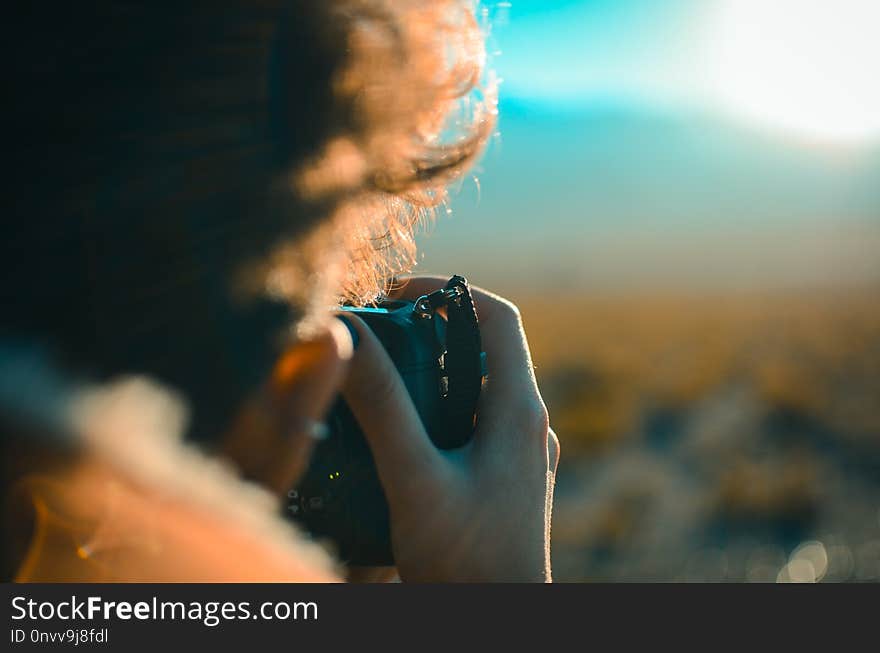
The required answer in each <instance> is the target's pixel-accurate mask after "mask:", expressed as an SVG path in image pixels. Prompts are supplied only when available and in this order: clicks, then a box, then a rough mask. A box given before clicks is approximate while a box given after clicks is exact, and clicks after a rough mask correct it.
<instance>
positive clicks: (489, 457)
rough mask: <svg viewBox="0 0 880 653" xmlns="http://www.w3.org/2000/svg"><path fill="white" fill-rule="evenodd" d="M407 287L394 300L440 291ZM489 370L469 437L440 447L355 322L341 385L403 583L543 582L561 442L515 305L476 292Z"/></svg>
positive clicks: (428, 283) (426, 281)
mask: <svg viewBox="0 0 880 653" xmlns="http://www.w3.org/2000/svg"><path fill="white" fill-rule="evenodd" d="M444 283H445V281H444V280H443V279H440V278H429V277H419V278H413V279H411V280H409V282H408V283H407V285H406V286H405V288H404V289H403V291H402V292H399V293H398V296H402V297H407V298H410V299H413V298H415V297H417V296H419V295H422V294H426V293H429V292H432V291H433V290H436V289H438V288H441V287H443V285H444ZM472 291H473V297H474V304H475V306H476V308H477V311H478V313H479V317H480V330H481V333H482V337H483V344H484V349H485V350H486V355H487V359H488V365H489V372H490V376H489V380H488V381H487V383H486V385H485V387H484V389H483V392H482V394H481V397H480V402H479V405H478V408H477V422H476V431H475V434H474V439H473V441H472V442H470V443H469V444H467V445H465V446H464V447H462V448H460V449H456V450H454V451H441V450H439V449H437V448H436V447H435V446H434V445H433V443H432V442H431V440H430V439H429V437H428V435H427V433H426V432H425V429H424V426H423V425H422V422H421V420H420V418H419V415H418V413H417V411H416V408H415V406H414V405H413V402H412V401H411V399H410V397H409V394H408V392H407V390H406V388H405V386H404V384H403V381H402V379H401V378H400V375H399V374H398V372H397V370H396V368H395V367H394V364H393V363H392V362H391V360H390V358H389V357H388V355H387V354H386V352H385V350H384V348H383V347H382V345H381V343H380V342H379V340H378V339H377V338H376V336H375V335H374V334H373V333H372V331H370V329H369V327H367V326H366V325H365V324H364V323H363V322H362V321H361V320H359V319H357V318H355V317H353V316H349V317H348V319H350V321H351V323H352V324H353V325H354V326H355V328H356V329H357V331H358V334H359V339H360V343H359V346H358V349H357V351H356V353H355V355H354V357H353V358H352V361H351V364H350V369H349V374H348V377H347V379H346V382H345V384H344V386H343V394H344V396H345V399H346V401H347V402H348V404H349V406H350V407H351V409H352V412H353V413H354V415H355V417H356V418H357V420H358V422H359V424H360V426H361V428H362V430H363V431H364V434H365V435H366V437H367V440H368V441H369V443H370V446H371V448H372V451H373V455H374V457H375V459H376V465H377V468H378V471H379V477H380V479H381V481H382V485H383V487H384V489H385V494H386V496H387V498H388V503H389V507H390V511H391V531H392V532H391V536H392V546H393V549H394V556H395V560H396V562H397V568H398V570H399V572H400V577H401V578H402V579H403V580H404V581H423V582H424V581H439V582H454V581H549V580H550V579H551V569H550V520H551V510H552V499H553V487H554V482H555V473H556V466H557V463H558V460H559V441H558V439H557V438H556V435H555V434H554V433H553V431H552V430H550V428H549V420H548V415H547V410H546V408H545V406H544V402H543V400H542V399H541V396H540V393H539V392H538V387H537V383H536V382H535V376H534V372H533V367H532V362H531V356H530V353H529V348H528V343H527V341H526V337H525V332H524V330H523V326H522V320H521V318H520V315H519V311H518V310H517V309H516V307H515V306H514V305H513V304H511V303H510V302H508V301H507V300H504V299H502V298H500V297H498V296H496V295H493V294H491V293H489V292H486V291H483V290H479V289H472Z"/></svg>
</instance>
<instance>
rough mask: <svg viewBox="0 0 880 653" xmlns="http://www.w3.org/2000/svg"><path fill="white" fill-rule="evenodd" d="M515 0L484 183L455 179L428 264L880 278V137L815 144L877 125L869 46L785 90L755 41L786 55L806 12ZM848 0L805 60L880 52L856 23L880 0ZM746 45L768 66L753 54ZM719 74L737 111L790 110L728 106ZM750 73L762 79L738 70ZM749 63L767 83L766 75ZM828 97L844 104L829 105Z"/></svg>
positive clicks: (569, 277)
mask: <svg viewBox="0 0 880 653" xmlns="http://www.w3.org/2000/svg"><path fill="white" fill-rule="evenodd" d="M767 2H769V0H767ZM800 2H801V0H773V3H774V4H773V5H772V6H773V7H778V6H780V4H779V3H782V4H783V5H787V6H786V7H785V9H786V11H787V12H790V13H791V15H792V17H793V18H794V19H795V20H799V19H800V18H801V15H800V13H799V12H798V11H790V10H792V8H794V9H797V8H799V7H802V6H806V5H802V4H799V3H800ZM859 3H862V4H859ZM864 3H874V4H873V5H870V4H864ZM488 4H490V5H492V4H497V3H488ZM510 4H511V6H510V7H509V8H508V7H504V6H502V7H496V8H495V9H494V10H493V14H494V16H495V21H494V24H495V29H494V34H493V37H492V42H491V43H490V49H493V48H497V49H499V50H500V51H501V53H500V54H499V55H497V56H495V57H493V60H492V65H493V66H494V68H495V69H496V70H497V71H498V73H499V75H500V77H502V78H503V83H502V86H501V104H500V121H499V136H498V138H496V139H495V140H494V141H493V142H492V143H491V144H490V146H489V148H488V152H487V154H486V156H485V157H484V158H483V160H482V162H481V164H480V165H479V166H478V167H477V169H476V170H475V172H474V175H473V177H468V178H466V179H465V180H464V181H463V182H462V183H461V184H460V185H459V186H458V187H456V189H454V192H453V200H452V209H453V211H452V215H451V216H443V219H441V220H440V221H439V223H438V225H437V227H436V230H435V232H434V233H433V234H431V235H430V236H429V237H426V238H423V239H422V249H423V252H424V260H423V263H422V268H421V269H423V270H426V271H430V272H437V273H444V274H445V273H449V272H455V273H462V274H465V275H467V276H471V277H473V278H474V279H475V280H476V281H477V283H483V284H484V285H487V286H491V287H496V288H499V289H500V290H502V291H505V290H507V289H508V288H509V287H510V285H511V284H514V285H518V284H522V283H529V284H531V285H535V284H536V283H540V282H541V280H546V281H548V282H550V283H551V284H553V285H557V286H558V284H559V283H560V280H563V279H564V280H565V284H568V285H569V286H571V287H603V288H606V287H610V286H614V287H620V286H635V287H640V286H645V285H648V286H650V285H663V286H666V287H669V286H672V287H703V286H709V287H722V286H723V287H737V288H739V287H754V286H756V285H758V286H762V285H768V284H770V285H779V286H785V287H803V286H809V287H813V286H816V285H852V284H856V285H858V284H862V283H865V282H870V283H875V282H878V281H880V184H878V183H877V180H878V179H880V148H878V147H877V146H876V141H870V140H869V139H868V138H867V136H865V137H864V138H861V139H856V140H855V141H852V140H847V141H846V142H845V143H844V142H829V141H826V140H816V139H815V138H814V136H816V134H820V133H821V134H822V136H823V138H824V137H825V136H828V135H839V129H837V130H836V129H835V128H839V127H841V126H842V127H849V126H851V123H852V121H851V120H850V119H849V117H850V116H855V117H857V118H858V117H859V116H861V115H863V116H867V117H866V118H865V120H866V122H865V130H867V129H869V128H872V127H871V125H870V124H869V122H868V121H870V120H872V116H873V113H872V112H871V111H867V112H865V111H863V109H864V107H865V105H866V102H867V103H868V104H869V103H870V102H872V101H874V102H880V94H877V93H876V92H875V90H874V89H875V88H876V87H877V84H876V82H875V81H873V77H874V73H873V67H874V64H873V63H872V62H871V61H870V60H866V61H867V63H866V61H861V60H859V59H853V58H850V59H846V58H844V59H840V60H836V62H835V66H837V68H834V67H831V68H830V69H829V68H826V69H825V72H828V71H830V72H828V74H827V75H826V76H825V77H824V78H822V77H821V76H818V77H817V78H816V79H815V80H808V81H809V82H810V83H808V84H806V85H802V86H800V87H798V86H792V88H791V91H792V94H793V95H792V97H789V96H788V95H787V94H786V93H787V91H788V90H789V89H788V88H787V87H786V84H787V81H788V70H787V69H785V68H784V67H782V68H778V67H777V68H778V69H776V71H775V72H776V73H777V77H776V78H774V77H772V76H768V77H766V79H763V80H762V79H761V75H762V74H763V73H764V71H765V69H766V70H767V71H770V72H773V71H774V67H773V66H774V62H773V61H769V60H767V61H764V60H763V59H761V58H760V57H759V58H758V60H757V61H755V59H754V57H753V56H752V55H754V51H761V52H767V53H768V57H769V55H771V54H772V53H773V47H775V46H776V44H777V43H781V46H782V47H783V49H785V47H786V46H787V45H788V43H787V41H785V40H784V39H782V40H781V41H780V38H777V37H780V35H781V36H782V37H785V38H790V39H791V40H792V42H796V41H797V40H798V39H799V38H801V37H802V36H803V34H801V33H799V32H798V31H797V30H799V29H801V28H802V27H803V26H804V25H803V23H797V22H793V23H791V24H789V14H788V13H786V12H782V13H781V14H780V13H778V12H777V14H776V15H772V13H771V14H768V18H767V20H768V21H769V22H768V25H761V24H760V19H761V18H763V17H764V15H765V14H764V12H765V8H766V7H768V6H771V5H764V4H762V0H561V1H558V2H552V1H550V0H544V1H542V0H511V3H510ZM723 4H727V5H732V4H735V5H736V7H735V8H736V10H737V11H738V12H739V14H737V13H736V12H734V14H733V16H734V18H735V24H734V25H732V26H731V25H723V24H722V25H721V27H722V28H723V29H722V30H721V32H720V34H721V37H720V39H719V38H717V37H718V34H719V32H718V31H717V30H718V23H717V21H718V15H719V14H718V8H719V7H721V6H722V5H723ZM813 5H816V3H811V6H813ZM838 5H847V6H849V7H852V8H854V11H853V13H852V14H847V13H846V12H842V13H841V14H840V17H841V20H842V23H841V25H842V27H843V29H842V31H840V30H839V31H838V32H837V39H836V40H833V39H825V38H824V32H823V30H824V29H825V26H824V23H823V21H824V20H825V19H826V18H828V17H829V16H830V18H831V19H834V18H835V16H837V14H833V13H832V14H827V12H828V11H830V10H829V9H828V7H832V5H831V4H829V5H823V7H825V8H824V9H823V10H822V11H824V12H826V13H825V14H823V13H821V12H820V13H819V14H818V15H812V16H810V15H805V18H808V19H809V20H811V21H812V23H809V24H807V27H809V28H810V29H812V30H813V32H812V33H811V32H809V30H808V31H807V32H806V36H807V37H809V38H807V40H806V42H807V43H809V44H811V45H809V46H808V48H809V51H804V52H797V51H796V52H795V53H794V54H795V55H796V61H795V64H799V63H800V62H801V61H803V62H806V64H807V65H808V67H809V70H810V71H811V70H813V69H814V68H815V69H816V70H819V71H822V66H823V65H824V63H825V59H834V57H835V56H836V53H837V52H843V53H844V54H851V53H847V52H846V47H847V45H848V43H849V40H848V38H847V37H848V36H849V35H852V37H853V38H852V42H854V43H857V44H859V47H861V48H862V50H864V48H868V49H869V50H870V49H871V48H877V47H878V46H876V45H874V44H875V43H876V39H875V38H874V36H873V34H872V33H870V32H868V33H867V40H864V41H859V38H862V37H863V36H865V34H864V33H862V32H860V31H859V30H860V29H861V28H860V22H859V21H858V20H857V18H858V15H859V14H858V11H862V12H864V11H868V12H870V11H876V10H875V9H873V8H872V7H878V8H880V2H876V1H875V0H836V2H835V3H834V5H833V6H838ZM816 6H818V5H816ZM865 7H867V10H866V9H865ZM878 16H880V12H878ZM713 20H714V21H716V22H714V23H713ZM774 21H775V22H774ZM847 21H848V22H847ZM862 22H864V21H862ZM865 24H866V25H870V24H872V23H870V22H867V23H865ZM755 26H757V28H758V32H757V33H755V32H754V30H753V28H754V27H755ZM770 27H772V28H773V29H770ZM789 28H792V29H794V30H795V32H789V31H787V30H789ZM762 29H763V32H762V31H761V30H762ZM750 30H751V31H750ZM817 30H818V32H817ZM767 35H769V37H770V38H769V40H766V39H765V40H764V41H762V40H761V39H762V38H764V37H765V36H767ZM713 39H714V40H713ZM725 39H726V42H724V40H725ZM749 39H752V40H751V41H749ZM755 39H757V41H756V40H755ZM740 40H742V42H743V43H745V44H749V46H750V48H749V49H748V51H746V52H743V53H739V52H736V51H734V55H735V57H734V59H733V61H732V63H733V68H732V70H728V69H725V68H724V67H723V66H720V67H719V65H718V61H717V60H716V59H713V56H715V55H717V54H718V52H719V41H721V45H722V46H731V45H732V46H734V47H735V48H736V47H738V46H739V42H740ZM801 40H802V41H803V39H801ZM752 44H755V46H754V47H751V45H752ZM812 44H815V47H814V46H813V45H812ZM820 46H821V47H820ZM822 47H824V48H825V49H824V50H823V49H822ZM761 48H764V50H761ZM856 50H858V48H856ZM720 52H721V54H723V55H725V56H726V54H727V53H725V52H724V50H723V48H721V50H720ZM854 52H855V50H854ZM859 52H861V50H859ZM740 55H742V57H741V59H742V62H745V63H747V64H748V65H749V66H752V67H753V69H754V75H752V74H751V73H752V69H745V70H744V71H743V70H742V69H740V68H737V66H738V65H739V63H740V59H739V58H737V57H740ZM811 57H812V58H811ZM781 59H782V60H783V63H784V60H785V57H782V58H781ZM878 60H880V58H878ZM853 62H855V63H853ZM722 63H724V64H725V65H727V64H729V63H730V62H725V61H722ZM713 66H715V68H713ZM717 70H722V71H724V70H728V73H729V74H730V76H731V80H733V81H735V82H736V83H737V84H739V86H736V87H734V88H732V89H728V90H732V91H735V93H734V94H733V95H732V105H736V102H740V103H742V102H744V103H745V104H744V105H742V106H738V107H736V108H738V109H750V108H751V107H749V106H748V105H749V102H750V100H751V99H752V97H755V98H757V99H758V100H766V102H767V103H768V104H767V106H766V107H764V108H766V109H767V111H766V112H765V113H766V116H761V117H769V118H773V119H774V120H776V122H773V120H768V121H764V122H762V120H760V119H757V118H754V116H752V115H749V112H748V111H746V110H741V111H740V112H739V113H737V112H736V111H732V110H730V111H729V110H728V107H725V106H723V105H720V104H719V102H718V97H719V95H718V93H717V87H716V85H717V82H718V81H719V75H718V74H716V73H717ZM835 71H837V72H840V73H841V74H840V75H834V73H835ZM741 72H746V73H749V74H747V75H745V77H744V78H742V79H741V78H739V77H738V74H739V73H741ZM792 72H793V73H798V72H799V71H798V70H797V65H795V67H794V68H793V69H792ZM753 77H754V78H756V79H757V80H758V81H759V82H766V83H764V85H763V86H762V85H761V84H758V85H757V86H754V85H750V84H751V83H752V81H753V79H752V78H753ZM793 77H796V75H793ZM838 78H839V79H843V80H846V81H847V83H848V84H849V87H844V88H843V89H842V92H840V87H838V89H837V91H838V92H836V94H832V93H831V92H830V91H829V92H826V90H827V89H826V88H825V87H824V86H823V84H825V85H827V84H830V83H831V81H832V80H836V79H838ZM743 79H744V81H743ZM721 81H724V80H723V79H722V80H721ZM780 88H781V90H782V92H781V93H780V92H779V89H780ZM829 88H830V87H829ZM798 92H799V93H801V94H802V95H803V97H799V96H796V93H798ZM860 93H862V94H861V95H860ZM872 93H873V94H872ZM721 95H722V96H723V93H722V94H721ZM832 95H833V97H834V98H837V99H839V100H840V101H839V102H838V103H837V104H835V103H833V102H832V103H830V104H827V106H825V104H823V102H824V100H825V99H826V98H827V97H829V96H832ZM758 108H759V109H760V108H762V107H760V106H759V107H758ZM816 108H818V109H821V110H822V111H821V112H818V113H817V112H815V111H814V110H815V109H816ZM811 111H813V113H811ZM800 112H803V113H804V115H803V116H799V115H798V114H799V113H800ZM877 113H878V115H880V105H878V111H877ZM780 115H781V116H782V118H783V121H784V120H785V119H787V118H792V120H793V123H792V124H795V125H796V124H798V121H797V120H794V119H799V118H801V117H802V118H804V120H802V121H801V123H802V125H801V126H806V127H807V128H808V129H807V130H806V131H801V132H792V131H790V130H789V129H788V127H787V126H786V128H785V129H783V128H779V126H778V119H779V117H780ZM753 118H754V119H753ZM817 120H818V122H817ZM810 130H812V131H810ZM823 130H824V131H823ZM825 132H827V133H825ZM864 133H865V134H867V131H865V132H864ZM844 135H845V136H847V138H849V137H850V136H851V134H849V133H846V134H844ZM857 135H858V134H857ZM817 138H818V137H817ZM475 179H478V180H479V182H477V181H475Z"/></svg>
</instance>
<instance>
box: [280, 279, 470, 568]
mask: <svg viewBox="0 0 880 653" xmlns="http://www.w3.org/2000/svg"><path fill="white" fill-rule="evenodd" d="M440 307H444V308H445V311H446V315H447V317H446V318H444V317H443V316H442V315H441V314H440V312H438V309H439V308H440ZM342 311H343V314H351V315H356V316H358V317H359V318H361V319H362V320H363V321H364V322H365V323H366V324H367V326H369V327H370V329H371V330H372V331H373V333H374V334H375V335H376V337H377V338H378V339H379V341H380V342H381V343H382V345H383V346H384V348H385V350H386V351H387V352H388V355H389V357H390V358H391V360H392V361H393V363H394V365H395V366H396V368H397V370H398V372H399V373H400V376H401V378H402V379H403V382H404V384H405V385H406V389H407V391H408V392H409V395H410V397H411V398H412V401H413V404H414V405H415V407H416V409H417V411H418V414H419V416H420V417H421V420H422V423H423V424H424V426H425V430H426V431H427V433H428V435H429V436H430V438H431V440H432V442H433V443H434V444H435V445H436V446H437V447H438V448H440V449H454V448H457V447H460V446H462V445H464V444H465V443H467V442H468V441H469V440H470V439H471V437H472V435H473V428H474V414H475V410H476V402H477V399H478V396H479V392H480V387H481V385H482V381H483V379H484V378H485V355H484V354H483V353H482V352H481V351H480V350H481V346H480V339H479V328H478V325H477V319H476V312H475V311H474V308H473V303H472V301H471V298H470V293H469V290H468V287H467V282H466V281H465V280H464V279H463V278H462V277H453V278H452V280H450V282H449V284H448V285H447V287H446V288H444V289H442V290H440V291H437V292H436V293H432V294H431V295H426V296H424V297H421V298H419V299H418V300H417V301H415V302H410V301H402V300H396V301H386V302H383V303H381V304H379V305H378V306H376V307H366V308H352V307H345V308H343V309H342ZM327 426H328V427H329V436H328V437H327V438H326V439H324V440H322V441H320V442H319V443H318V444H317V445H316V447H315V451H314V453H313V456H312V460H311V463H310V465H309V467H308V469H307V471H306V473H305V474H304V476H303V478H302V479H301V480H300V482H299V483H298V484H297V486H296V487H294V488H292V489H291V490H290V491H289V492H288V495H287V505H286V511H287V516H288V517H289V518H290V519H292V520H294V521H296V522H298V523H299V524H300V525H302V526H303V527H304V528H305V529H306V530H307V531H309V532H310V533H311V534H312V535H313V536H315V537H318V538H328V539H329V540H331V541H332V542H333V543H334V544H335V546H336V548H337V550H338V555H339V558H340V559H341V560H342V561H343V562H346V563H348V564H351V565H371V566H372V565H375V566H386V565H392V564H394V556H393V553H392V550H391V535H390V529H391V523H390V516H389V511H388V503H387V501H386V499H385V494H384V491H383V489H382V484H381V482H380V481H379V476H378V473H377V471H376V465H375V462H374V460H373V455H372V452H371V451H370V447H369V445H368V443H367V440H366V438H365V436H364V434H363V432H362V431H361V429H360V427H359V426H358V423H357V420H356V419H355V417H354V415H353V414H352V412H351V410H350V409H349V407H348V406H347V404H346V403H345V401H344V400H343V399H342V398H341V397H340V398H338V399H337V400H336V402H335V404H334V406H333V408H332V409H331V411H330V414H329V415H328V418H327Z"/></svg>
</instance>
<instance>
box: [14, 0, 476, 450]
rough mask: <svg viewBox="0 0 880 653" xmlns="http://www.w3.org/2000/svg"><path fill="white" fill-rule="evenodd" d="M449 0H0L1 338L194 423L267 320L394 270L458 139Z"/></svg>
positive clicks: (470, 133)
mask: <svg viewBox="0 0 880 653" xmlns="http://www.w3.org/2000/svg"><path fill="white" fill-rule="evenodd" d="M470 4H471V3H469V2H466V1H465V0H409V1H406V0H400V1H393V2H392V1H385V2H383V1H379V0H338V1H333V2H330V1H327V2H313V1H311V0H288V1H281V0H278V1H272V0H259V1H257V0H250V1H246V0H217V1H216V2H211V3H199V2H192V3H189V2H182V3H181V2H178V3H174V5H173V6H172V5H169V4H167V3H155V2H147V1H144V2H132V1H131V0H128V1H126V2H119V1H111V0H106V1H104V2H93V3H73V4H67V5H63V6H62V7H60V8H53V9H52V10H51V11H49V10H47V9H46V8H45V7H39V8H37V7H32V8H23V9H15V10H14V11H15V12H17V13H18V14H19V15H17V16H15V17H14V19H10V20H8V22H7V25H8V26H9V29H8V32H9V34H10V37H9V40H8V42H7V47H8V48H9V49H10V52H9V55H8V57H7V61H9V62H11V68H12V90H13V92H14V93H15V99H14V100H13V102H12V107H11V109H12V113H11V116H10V119H9V122H8V125H9V126H10V128H11V129H10V131H11V133H10V135H9V138H8V145H7V148H6V155H7V162H8V163H9V164H10V165H9V168H11V171H10V172H9V173H8V174H7V176H6V178H5V183H6V184H8V189H7V192H6V193H5V195H6V197H7V198H8V199H9V202H10V207H9V208H8V209H7V215H6V219H5V220H4V222H5V223H6V225H7V226H6V233H5V234H4V238H3V239H2V241H3V245H2V250H3V251H2V252H0V254H2V260H3V263H2V265H3V282H2V283H3V298H2V299H3V302H4V318H3V324H2V332H3V333H2V335H3V337H4V338H6V339H12V340H17V339H29V340H35V341H37V342H38V343H40V344H42V345H45V346H48V347H49V348H51V349H52V350H53V352H54V353H55V354H57V355H60V356H61V357H62V358H66V359H69V361H70V364H71V365H72V366H73V367H75V368H77V369H79V370H82V371H84V372H87V373H91V374H94V375H97V376H107V375H113V374H118V373H120V372H138V373H147V374H151V375H153V376H156V377H158V378H159V379H160V380H162V381H165V382H166V383H168V384H169V385H172V386H174V387H177V388H179V389H181V390H182V391H183V392H184V393H185V394H187V395H188V396H189V398H190V399H191V400H192V401H193V404H194V408H195V417H196V424H197V425H198V428H199V429H200V431H201V432H202V434H203V435H211V434H212V432H213V431H215V430H216V429H217V428H219V427H220V425H221V424H222V423H223V420H224V418H225V417H224V410H222V409H221V407H224V406H227V405H229V404H231V403H232V402H233V401H235V400H237V399H238V398H240V397H241V395H242V394H243V393H244V392H245V391H246V390H247V389H248V388H251V387H253V386H254V385H255V383H256V382H257V381H258V379H259V378H260V377H261V376H262V375H263V374H265V372H266V370H267V369H268V366H269V364H270V361H271V359H272V358H273V357H274V356H275V354H276V349H275V346H274V345H275V344H277V338H279V337H281V336H282V335H283V334H282V331H283V329H284V325H285V324H287V323H289V321H290V320H291V319H292V318H294V317H297V316H301V315H302V314H303V313H305V312H308V310H309V309H310V305H309V304H310V303H311V305H312V307H316V306H321V307H323V306H326V305H327V303H328V302H329V301H330V300H332V299H336V298H339V297H347V298H351V299H356V300H366V299H369V298H370V297H372V296H374V295H375V294H376V292H378V291H379V290H380V289H381V284H382V283H383V280H384V279H385V278H387V277H388V276H390V274H393V273H396V272H398V271H400V270H401V269H403V268H405V267H406V266H407V265H408V264H410V262H411V256H412V250H411V248H412V228H413V225H414V224H415V223H416V222H417V221H418V220H419V219H420V217H421V216H422V215H423V212H424V211H425V210H429V209H430V208H431V207H433V206H435V205H437V204H438V203H440V202H442V201H443V199H444V187H445V185H446V184H447V183H448V182H449V181H450V180H451V179H452V178H454V177H455V176H456V175H458V174H460V173H461V171H462V170H463V168H464V167H466V166H467V164H468V163H469V162H470V161H472V159H473V158H474V157H475V156H476V155H477V153H478V152H479V150H480V148H481V146H482V144H483V143H484V141H485V139H486V137H487V135H488V134H489V132H490V131H491V129H492V114H493V101H492V98H491V96H490V95H491V94H484V95H482V96H479V97H477V96H475V95H474V94H473V93H472V91H473V89H474V88H475V87H477V86H478V83H479V81H480V79H481V74H482V63H483V62H482V40H481V39H482V35H481V33H480V29H479V27H478V25H477V22H476V20H475V17H474V14H473V12H472V7H471V6H470ZM291 309H293V310H291Z"/></svg>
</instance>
